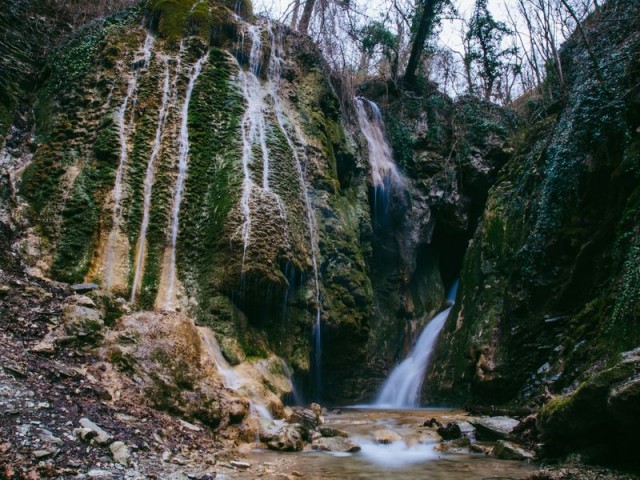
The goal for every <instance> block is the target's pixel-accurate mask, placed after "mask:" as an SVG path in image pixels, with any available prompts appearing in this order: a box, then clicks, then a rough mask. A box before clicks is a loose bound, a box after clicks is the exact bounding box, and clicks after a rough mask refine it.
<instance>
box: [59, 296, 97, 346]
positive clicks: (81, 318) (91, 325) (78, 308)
mask: <svg viewBox="0 0 640 480" xmlns="http://www.w3.org/2000/svg"><path fill="white" fill-rule="evenodd" d="M62 320H63V322H64V331H65V333H66V334H67V335H70V336H74V337H81V338H87V339H91V338H95V337H96V336H98V335H99V334H100V331H101V330H102V328H103V327H104V320H103V318H102V312H101V311H100V310H96V309H95V308H90V307H85V306H82V305H75V304H73V305H66V306H65V307H64V308H63V309H62Z"/></svg>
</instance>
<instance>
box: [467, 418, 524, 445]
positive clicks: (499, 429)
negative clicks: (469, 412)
mask: <svg viewBox="0 0 640 480" xmlns="http://www.w3.org/2000/svg"><path fill="white" fill-rule="evenodd" d="M471 423H472V424H473V425H474V426H475V427H476V433H477V436H478V439H479V440H506V439H507V438H509V434H510V433H511V431H512V430H513V429H514V428H516V426H517V425H518V423H519V422H518V420H516V419H515V418H511V417H504V416H500V417H480V418H477V419H475V420H473V421H471Z"/></svg>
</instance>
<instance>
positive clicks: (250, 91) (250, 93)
mask: <svg viewBox="0 0 640 480" xmlns="http://www.w3.org/2000/svg"><path fill="white" fill-rule="evenodd" d="M243 23H244V22H243ZM244 25H245V28H244V30H243V32H242V35H241V45H244V35H245V31H246V33H247V34H248V35H249V37H250V38H251V50H250V52H249V70H248V71H245V70H243V69H242V68H240V70H239V73H238V80H239V83H240V85H241V86H242V94H243V96H244V99H245V102H246V109H245V113H244V115H243V117H242V122H241V127H242V172H243V175H244V179H243V182H242V196H241V199H240V205H241V207H242V212H243V215H244V223H243V224H242V239H243V254H242V263H243V265H244V262H245V260H246V255H247V249H248V247H249V243H250V239H251V196H252V194H253V193H254V190H255V189H256V188H258V186H257V185H256V184H255V182H254V181H253V179H252V178H251V169H250V165H251V163H252V160H253V151H254V146H255V145H256V144H257V145H259V146H260V153H261V157H262V185H261V189H262V192H261V193H263V194H269V195H271V196H273V197H274V198H275V201H276V204H277V206H278V213H279V215H280V218H281V219H282V221H283V222H282V224H283V225H284V228H285V236H286V237H287V238H286V241H287V242H288V230H287V227H286V225H287V217H286V212H285V208H284V203H283V202H282V199H281V198H280V197H279V196H278V195H277V194H276V193H275V192H273V191H272V190H271V185H270V181H269V180H270V179H269V177H270V173H271V169H270V167H271V165H270V162H271V159H270V156H269V150H268V148H267V121H266V118H265V110H266V108H267V106H266V104H265V96H266V95H267V92H266V91H265V89H264V88H263V87H262V85H261V83H260V79H259V78H258V74H259V72H260V62H261V59H262V38H261V34H262V32H261V30H260V28H259V27H258V26H256V25H249V24H246V23H244ZM241 48H242V47H241Z"/></svg>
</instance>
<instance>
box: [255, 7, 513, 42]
mask: <svg viewBox="0 0 640 480" xmlns="http://www.w3.org/2000/svg"><path fill="white" fill-rule="evenodd" d="M303 1H304V0H303ZM365 1H366V0H365ZM253 3H254V11H255V12H256V13H262V12H269V13H270V16H271V17H272V18H275V19H278V18H279V17H280V16H281V15H282V13H283V12H285V11H287V9H289V10H291V5H292V0H254V2H253ZM363 3H364V2H363ZM366 4H367V6H368V7H369V8H368V11H367V13H368V14H369V16H370V17H372V18H376V17H378V13H379V11H380V10H381V8H382V5H383V2H382V1H381V0H369V1H366ZM453 4H454V6H455V7H456V9H457V10H458V12H459V13H460V15H461V16H463V17H464V18H469V17H470V16H471V13H472V12H473V7H474V5H475V0H453ZM488 5H489V10H491V13H492V14H493V16H494V17H495V18H496V19H497V20H501V21H504V22H506V21H507V18H506V12H505V8H504V0H489V2H488ZM460 27H461V22H460V21H451V20H443V21H442V32H441V34H440V37H439V40H440V43H441V44H442V45H443V46H445V47H449V48H451V49H452V50H455V51H458V52H462V47H461V40H460Z"/></svg>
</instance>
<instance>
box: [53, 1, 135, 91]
mask: <svg viewBox="0 0 640 480" xmlns="http://www.w3.org/2000/svg"><path fill="white" fill-rule="evenodd" d="M140 13H141V10H140V8H139V7H132V8H129V9H126V10H123V11H122V12H120V13H118V14H116V15H113V16H110V17H107V18H106V19H100V20H96V21H93V22H91V23H89V24H88V25H86V26H84V27H82V28H81V29H80V30H78V32H77V33H76V34H75V35H74V36H73V37H72V38H71V40H70V41H69V42H68V43H66V44H65V45H64V46H62V47H60V48H59V49H58V50H56V51H55V52H54V53H53V55H52V57H51V60H50V61H49V63H48V66H49V68H50V70H51V78H50V80H49V84H48V85H49V89H50V91H52V92H59V91H61V90H62V91H64V90H65V89H67V88H68V87H69V86H70V85H74V84H76V83H77V82H79V81H81V80H82V79H83V78H84V76H85V75H87V73H88V72H89V71H90V70H91V69H92V68H93V67H95V63H94V62H95V61H96V59H97V58H98V57H99V56H98V53H99V51H100V44H101V42H102V40H103V39H104V38H105V37H107V36H108V35H109V34H110V33H112V32H113V31H114V30H117V29H118V28H120V27H122V26H124V25H130V24H132V23H133V22H134V21H136V20H137V19H139V17H140Z"/></svg>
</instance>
